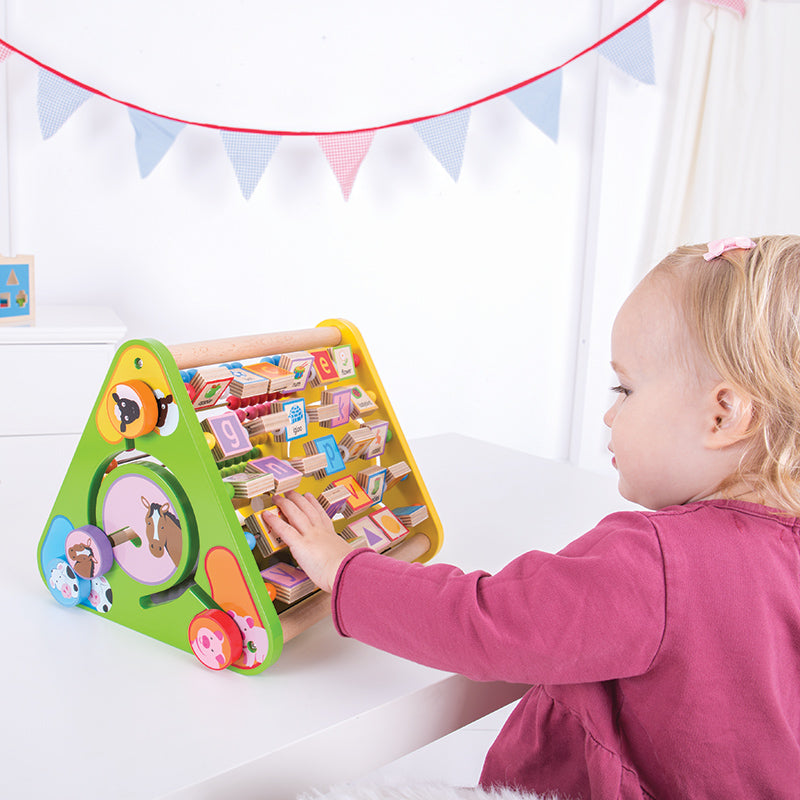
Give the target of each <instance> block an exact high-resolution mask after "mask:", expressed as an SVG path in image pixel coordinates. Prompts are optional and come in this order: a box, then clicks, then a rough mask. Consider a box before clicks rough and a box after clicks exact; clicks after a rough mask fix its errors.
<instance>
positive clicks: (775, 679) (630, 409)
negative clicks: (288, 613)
mask: <svg viewBox="0 0 800 800" xmlns="http://www.w3.org/2000/svg"><path fill="white" fill-rule="evenodd" d="M612 358H613V360H612V366H613V369H614V371H615V373H616V375H617V381H618V385H617V386H616V387H615V389H614V391H615V392H616V393H617V396H616V400H615V402H614V405H613V406H612V408H611V409H610V410H609V411H608V412H607V413H606V416H605V418H604V420H605V423H606V425H607V426H608V427H609V428H610V429H611V436H610V445H609V450H610V452H611V454H612V461H613V463H614V465H615V467H616V469H617V471H618V473H619V489H620V492H621V494H622V495H623V496H624V497H626V498H627V499H629V500H631V501H634V502H635V503H638V504H640V505H642V506H644V507H645V508H647V509H651V511H630V512H624V513H617V514H612V515H611V516H609V517H606V518H605V519H603V520H601V521H600V523H599V524H598V525H597V527H596V528H594V529H593V530H592V531H590V532H589V533H587V534H585V535H584V536H581V537H580V538H578V539H576V540H575V541H574V542H572V543H571V544H569V545H568V546H567V547H566V548H564V549H563V550H562V551H561V552H560V553H558V554H556V555H553V554H549V553H543V552H537V551H531V552H529V553H526V554H525V555H523V556H520V557H519V558H517V559H515V560H514V561H512V562H511V563H510V564H509V565H508V566H506V567H505V568H503V569H502V570H501V571H500V572H498V573H497V574H496V575H493V576H492V575H489V574H487V573H484V572H475V573H471V574H464V573H463V572H461V571H460V570H458V569H456V568H455V567H451V566H447V565H445V564H432V565H424V566H423V565H420V564H406V563H403V562H400V561H396V560H394V559H391V558H387V557H384V556H380V555H377V554H375V553H374V552H372V551H371V550H368V549H357V550H351V549H350V547H349V546H348V545H347V544H346V543H345V542H344V541H343V540H342V539H341V538H340V537H338V536H337V535H336V533H335V532H334V531H333V527H332V525H331V522H330V520H329V519H328V517H327V515H326V513H325V512H324V511H323V510H322V508H321V507H320V506H319V504H318V503H317V502H316V500H315V499H314V497H313V496H311V495H305V496H300V495H298V494H295V493H293V494H290V495H288V496H287V497H285V498H276V502H277V505H278V507H279V508H280V510H281V512H282V513H283V515H284V517H285V519H286V520H288V523H287V522H286V521H284V520H282V519H280V518H278V517H277V516H274V517H271V518H270V521H269V524H270V527H272V528H273V530H274V532H275V533H276V534H278V535H280V536H281V537H282V538H283V539H284V541H286V542H287V544H288V545H289V547H290V548H291V550H292V553H293V554H294V556H295V557H296V559H297V561H298V562H299V563H300V565H301V566H302V568H303V569H304V570H305V571H306V572H307V573H308V574H309V576H310V577H311V579H312V580H313V581H314V582H315V583H316V584H317V585H318V586H320V587H321V588H322V589H324V590H325V591H329V592H332V593H333V597H332V607H333V617H334V622H335V625H336V627H337V629H338V631H339V632H340V633H341V634H343V635H345V636H352V637H355V638H357V639H359V640H361V641H363V642H367V643H369V644H371V645H374V646H376V647H379V648H381V649H383V650H387V651H389V652H392V653H396V654H398V655H401V656H403V657H405V658H409V659H413V660H414V661H418V662H420V663H423V664H428V665H430V666H433V667H438V668H439V669H443V670H448V671H453V672H460V673H462V674H464V675H467V676H468V677H470V678H473V679H475V680H505V681H509V682H520V683H528V684H531V685H532V688H531V689H530V690H529V692H528V693H527V694H526V695H525V697H524V698H523V699H522V700H521V701H520V703H519V705H518V706H517V708H516V709H515V711H514V712H513V713H512V715H511V716H510V718H509V719H508V722H507V723H506V725H505V727H504V728H503V730H502V731H501V732H500V734H499V736H498V738H497V740H496V741H495V743H494V744H493V745H492V747H491V749H490V750H489V753H488V755H487V757H486V761H485V764H484V768H483V773H482V775H481V785H482V786H483V787H484V788H489V787H494V786H497V787H500V786H504V787H516V788H519V789H523V790H526V791H532V792H538V793H541V794H551V793H555V794H557V795H558V796H560V797H564V798H585V799H586V800H588V799H589V798H593V800H604V799H605V798H637V800H639V799H640V798H653V797H658V798H693V799H696V798H711V797H714V798H719V797H724V798H756V797H759V798H761V797H769V798H789V797H792V798H796V797H798V796H800V519H798V518H797V517H800V487H799V486H798V480H799V479H800V237H797V236H763V237H761V238H759V239H757V240H756V241H752V240H750V239H731V240H724V241H721V242H713V243H712V244H711V245H709V246H705V245H704V246H695V247H684V248H679V249H678V250H676V251H675V252H673V253H671V254H670V255H669V256H667V258H665V259H664V260H663V261H662V262H661V263H660V264H659V265H658V266H657V267H656V268H655V269H653V270H652V271H651V272H650V273H649V274H648V275H647V276H646V277H645V278H644V280H643V281H642V282H641V283H640V284H639V286H638V287H637V288H636V289H635V290H634V291H633V293H632V294H631V295H630V297H629V298H628V299H627V301H626V302H625V304H624V305H623V307H622V309H621V310H620V312H619V314H618V316H617V319H616V321H615V323H614V329H613V334H612ZM578 500H579V499H578ZM397 608H403V609H404V613H403V614H398V613H396V609H397ZM387 620H391V624H387Z"/></svg>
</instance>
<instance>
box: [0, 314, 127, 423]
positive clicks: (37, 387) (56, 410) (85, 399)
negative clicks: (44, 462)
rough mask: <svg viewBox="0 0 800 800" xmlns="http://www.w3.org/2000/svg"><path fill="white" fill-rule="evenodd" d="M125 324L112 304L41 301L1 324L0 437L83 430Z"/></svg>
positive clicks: (123, 332) (123, 333)
mask: <svg viewBox="0 0 800 800" xmlns="http://www.w3.org/2000/svg"><path fill="white" fill-rule="evenodd" d="M124 338H125V326H124V325H123V323H122V321H121V320H120V319H119V317H117V315H116V314H115V313H114V312H113V311H112V310H111V309H108V308H99V307H94V306H49V307H48V306H39V307H37V309H36V324H35V325H31V326H28V327H3V328H0V437H2V436H30V435H42V434H80V433H82V432H83V429H84V427H85V425H86V421H87V420H88V418H89V414H90V412H91V410H92V407H93V405H94V402H95V400H96V399H97V395H98V392H99V391H100V388H101V385H102V382H103V378H104V377H105V375H106V372H107V370H108V367H109V364H110V363H111V358H112V356H113V355H114V353H115V352H116V349H117V347H118V345H119V344H120V342H121V341H122V340H123V339H124Z"/></svg>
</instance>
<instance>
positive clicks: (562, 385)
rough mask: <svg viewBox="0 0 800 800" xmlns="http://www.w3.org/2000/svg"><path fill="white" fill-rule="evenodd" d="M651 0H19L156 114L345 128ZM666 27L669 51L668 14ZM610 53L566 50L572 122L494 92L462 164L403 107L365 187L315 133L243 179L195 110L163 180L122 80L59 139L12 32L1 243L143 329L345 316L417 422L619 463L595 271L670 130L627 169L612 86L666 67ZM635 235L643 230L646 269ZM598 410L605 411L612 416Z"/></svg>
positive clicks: (476, 81) (45, 35) (16, 19)
mask: <svg viewBox="0 0 800 800" xmlns="http://www.w3.org/2000/svg"><path fill="white" fill-rule="evenodd" d="M644 5H645V4H644V3H642V2H641V0H639V1H638V2H634V0H624V1H623V0H618V2H616V3H612V2H610V0H606V2H605V3H601V2H598V0H574V2H572V3H570V5H569V8H568V10H565V9H564V8H563V7H557V6H553V5H552V4H550V3H544V2H531V0H502V2H501V0H493V2H479V0H465V2H462V3H460V4H458V6H457V10H455V6H454V4H452V3H450V2H448V0H424V2H423V1H422V0H418V2H411V3H405V4H402V5H400V6H398V5H396V4H395V5H394V6H390V5H386V4H382V3H381V4H376V3H372V2H367V1H366V0H350V2H340V3H336V4H331V3H329V2H327V1H326V0H306V2H302V3H295V4H285V3H276V2H270V1H269V0H258V1H255V0H241V2H238V3H226V4H219V3H216V2H210V0H202V1H201V0H194V1H193V2H172V3H163V2H160V1H159V0H138V2H135V3H132V2H128V3H122V2H120V3H113V4H112V3H107V2H101V0H69V1H67V0H5V11H6V22H5V38H7V40H8V41H9V42H11V43H12V44H14V45H15V46H17V47H19V48H21V49H22V50H24V51H26V52H28V53H29V54H31V55H32V56H34V57H36V58H38V59H39V60H41V61H42V62H44V63H46V64H48V65H49V66H51V67H53V68H55V69H58V70H60V71H61V72H63V73H65V74H67V75H69V76H70V77H73V78H75V79H78V80H80V81H83V82H84V83H86V84H88V85H90V86H92V87H95V88H97V89H100V90H102V91H104V92H106V93H107V94H109V95H111V96H113V97H116V98H119V99H122V100H126V101H129V102H131V103H135V104H139V105H141V106H143V107H145V108H147V109H149V110H151V111H155V112H158V113H163V114H166V115H171V116H177V117H181V118H184V119H189V120H192V121H198V122H201V121H203V122H212V123H217V124H220V125H232V126H242V127H249V128H259V129H279V130H323V131H325V130H345V129H353V128H358V127H362V126H371V125H379V124H383V123H388V122H394V121H397V120H402V119H408V118H411V117H415V116H420V115H424V114H430V113H436V112H441V111H446V110H449V109H451V108H454V107H457V106H459V105H461V104H462V103H465V102H469V101H472V100H475V99H478V98H480V97H483V96H486V95H488V94H490V93H492V92H495V91H497V90H500V89H503V88H506V87H509V86H511V85H514V84H515V83H517V82H519V81H522V80H525V79H527V78H529V77H531V76H533V75H535V74H537V73H538V72H541V71H542V70H544V69H548V68H550V67H553V66H555V65H557V64H559V63H561V62H563V61H564V60H565V59H567V58H569V57H570V56H572V55H574V54H575V53H576V52H578V51H580V50H581V49H582V48H583V47H585V46H586V45H587V44H591V43H592V42H594V41H595V40H597V39H598V38H599V37H600V35H602V33H607V32H608V31H609V30H611V29H613V28H614V27H615V26H616V25H618V24H620V23H621V22H624V21H625V20H626V19H628V18H630V17H631V16H633V15H634V14H635V13H636V12H638V11H640V10H641V9H642V8H643V6H644ZM667 5H669V4H667ZM221 8H224V13H223V12H221V11H220V9H221ZM659 11H661V9H660V10H659ZM661 16H667V12H666V11H665V12H664V13H662V14H661ZM653 32H654V35H655V38H656V47H657V52H658V48H659V45H660V44H663V43H664V41H663V40H664V36H663V35H662V34H661V33H660V32H659V31H658V30H657V29H656V28H655V27H654V30H653ZM598 63H599V59H598V57H597V56H596V55H595V54H593V55H589V56H587V57H585V58H583V59H581V60H580V61H578V62H576V63H574V64H572V65H570V66H569V67H568V68H566V69H565V71H564V88H563V97H562V106H561V136H560V140H559V143H558V144H553V143H552V142H551V141H550V140H549V139H548V138H547V137H546V136H545V135H544V134H542V133H541V132H540V131H539V130H537V129H536V128H535V127H534V126H533V125H532V124H530V123H529V122H528V121H527V120H525V119H524V118H523V117H522V115H521V114H520V113H519V112H518V111H517V110H516V108H515V107H514V106H513V105H512V104H511V102H510V101H508V100H507V99H504V98H501V99H498V100H494V101H492V102H490V103H487V104H484V105H481V106H479V107H477V108H476V109H475V110H474V112H473V116H472V120H471V123H470V129H469V135H468V138H467V144H466V151H465V157H464V164H463V169H462V173H461V178H460V180H459V181H458V183H454V182H453V181H452V180H451V179H450V177H449V176H448V175H447V174H446V173H445V171H444V170H443V168H442V167H441V166H440V165H439V164H438V163H437V162H436V161H435V159H434V158H433V156H432V155H431V154H430V153H429V152H428V151H427V149H426V148H425V146H424V145H423V144H422V142H421V141H420V139H419V138H418V137H417V135H416V134H415V133H414V132H413V131H412V130H411V129H410V128H407V127H400V128H393V129H390V130H386V131H380V132H378V133H377V134H376V136H375V139H374V142H373V145H372V148H371V150H370V152H369V154H368V155H367V158H366V160H365V161H364V164H363V165H362V168H361V171H360V173H359V176H358V179H357V181H356V184H355V187H354V190H353V193H352V195H351V197H350V200H349V202H345V201H344V199H343V198H342V194H341V191H340V189H339V186H338V184H337V183H336V181H335V179H334V176H333V173H332V172H331V170H330V168H329V167H328V165H327V163H326V161H325V160H324V157H323V155H322V153H321V151H320V149H319V147H318V146H317V145H316V143H315V142H314V140H313V139H309V138H303V137H286V138H284V139H283V141H282V142H281V144H280V145H279V147H278V150H277V151H276V153H275V156H274V157H273V160H272V162H271V163H270V165H269V167H268V168H267V172H266V173H265V175H264V178H263V179H262V181H261V183H260V185H259V187H258V189H257V190H256V192H255V194H254V195H253V197H252V198H251V199H250V201H245V200H244V199H243V198H242V196H241V194H240V193H239V188H238V186H237V183H236V180H235V177H234V175H233V171H232V169H231V166H230V164H229V163H228V161H227V158H226V156H225V153H224V150H223V147H222V144H221V141H220V139H219V136H218V134H217V133H216V132H214V131H211V130H207V129H203V128H199V127H190V128H187V129H185V130H184V131H183V132H182V133H181V134H180V135H179V137H178V139H177V140H176V142H175V144H174V146H173V147H172V149H171V150H170V151H169V153H168V154H167V155H166V157H165V158H164V160H163V161H162V162H161V163H160V164H159V165H158V166H157V167H156V169H155V170H154V172H153V173H152V174H151V175H150V176H149V177H148V178H147V179H145V180H142V179H141V178H140V177H139V174H138V168H137V164H136V159H135V154H134V148H133V130H132V127H131V125H130V123H129V120H128V116H127V112H126V110H125V109H124V107H123V106H121V105H118V104H115V103H113V102H110V101H107V100H103V99H100V98H92V99H91V100H89V101H88V102H87V103H85V104H84V105H83V106H82V107H81V108H80V109H79V110H78V111H77V112H76V113H75V115H74V116H73V117H72V118H71V119H70V120H69V121H68V122H67V123H66V124H65V125H64V127H63V128H62V129H61V130H60V131H59V132H58V133H56V134H55V136H53V137H52V138H51V139H49V140H47V141H43V140H42V137H41V135H40V132H39V127H38V120H37V113H36V83H37V69H36V68H35V67H34V66H33V65H31V64H30V63H28V62H26V61H24V60H23V59H21V58H19V57H12V58H11V59H9V61H8V62H7V63H6V65H5V67H2V68H0V69H3V70H5V72H6V75H7V98H8V99H7V106H8V153H9V179H8V203H9V208H8V209H7V210H6V209H0V218H1V219H2V222H0V235H3V234H4V233H5V232H4V227H3V226H4V225H7V227H8V231H7V234H5V238H6V239H7V241H6V242H0V249H5V250H7V251H9V252H11V253H34V254H35V256H36V266H37V287H36V288H37V295H38V302H39V303H41V304H63V303H81V304H86V303H92V304H103V305H110V306H111V307H113V308H114V309H115V310H116V312H117V313H118V314H119V315H120V316H121V318H122V319H123V320H124V321H125V323H126V324H127V326H128V329H129V332H130V334H131V335H132V336H151V337H155V338H159V339H161V340H163V341H165V342H167V343H173V342H179V341H188V340H194V339H204V338H215V337H221V336H229V335H236V334H243V333H252V332H258V331H272V330H284V329H295V328H303V327H310V326H313V325H314V324H316V323H317V322H319V321H320V320H322V319H325V318H328V317H332V316H342V317H345V318H349V319H351V320H352V321H353V322H355V323H356V325H358V327H359V328H360V329H361V331H362V333H363V334H364V337H365V339H366V341H367V343H368V345H369V347H370V350H371V352H372V355H373V357H374V358H375V361H376V363H377V366H378V369H379V371H380V373H381V376H382V378H383V381H384V383H385V384H386V387H387V390H388V392H389V395H390V397H391V398H392V400H393V403H394V405H395V410H396V411H397V413H398V417H399V419H400V421H401V423H402V424H403V427H404V429H405V432H406V434H407V435H408V436H410V437H416V436H423V435H428V434H435V433H439V432H445V431H457V432H461V433H464V434H467V435H472V436H478V437H481V438H484V439H487V440H490V441H494V442H497V443H500V444H506V445H511V446H515V447H518V448H521V449H524V450H527V451H529V452H533V453H536V454H539V455H543V456H547V457H552V458H566V457H567V456H568V455H569V454H570V451H572V455H573V457H577V459H578V460H583V461H585V463H587V464H588V465H589V466H597V468H600V469H604V468H607V465H606V464H605V463H604V461H602V460H601V459H594V456H588V457H587V456H585V453H587V452H590V451H591V453H594V454H595V455H596V450H597V448H592V447H588V448H587V447H586V446H584V445H576V444H575V443H574V442H573V444H572V447H571V445H570V439H571V436H573V433H574V432H575V431H578V433H579V434H580V436H582V437H585V430H584V426H582V425H581V419H582V417H583V415H584V408H583V404H582V403H581V402H580V401H579V402H576V401H575V387H576V381H577V386H578V389H579V391H580V392H581V393H582V392H583V391H584V388H585V387H586V384H587V381H591V380H592V377H591V376H590V377H587V375H588V373H587V366H586V355H585V351H586V342H587V341H588V339H587V335H588V336H590V337H594V336H595V335H596V329H598V323H597V312H595V316H594V317H592V313H591V312H592V306H593V304H594V300H593V298H594V297H595V289H594V288H593V281H592V280H591V277H592V276H593V275H594V270H595V268H596V266H597V264H599V263H601V262H603V261H607V259H608V253H609V252H610V248H609V247H608V246H607V245H605V244H604V241H605V240H604V235H605V231H606V228H607V222H606V221H605V220H604V219H603V218H602V217H601V215H600V213H599V205H598V204H599V203H600V201H601V200H604V199H605V198H606V197H607V196H608V195H607V192H608V188H607V187H608V186H619V185H624V186H625V187H626V191H633V192H634V194H635V196H636V204H635V205H636V207H633V206H634V203H631V207H630V208H625V209H619V207H618V206H617V205H616V203H615V206H614V214H615V215H616V217H617V218H616V219H615V221H614V223H613V224H612V225H611V228H612V229H613V228H616V227H619V228H620V229H622V231H623V232H624V231H626V230H628V229H631V228H633V227H636V226H638V225H639V223H640V217H641V215H642V214H643V211H642V208H640V207H639V206H638V204H639V202H640V201H641V200H642V198H643V196H644V195H643V191H644V190H643V189H642V188H641V187H642V186H644V183H643V182H642V181H643V180H644V179H643V177H642V173H644V175H645V176H646V173H647V171H646V170H642V169H638V168H637V166H636V163H638V161H639V160H644V162H649V159H650V158H651V156H652V144H651V143H650V142H648V141H647V140H646V139H643V140H642V141H641V142H640V143H639V147H638V151H636V152H635V156H634V160H635V162H636V163H634V165H633V166H631V162H630V157H629V155H630V154H629V152H627V151H625V150H623V151H622V152H620V151H619V150H617V151H616V152H614V153H612V154H611V156H610V157H612V158H617V159H621V161H620V162H619V163H617V164H616V168H614V167H609V165H608V164H607V163H606V164H605V165H604V164H603V163H602V161H598V158H600V159H605V158H608V157H609V155H608V154H607V152H606V151H607V150H608V148H607V146H606V145H605V143H604V141H607V140H608V138H609V136H611V135H614V130H615V129H614V122H613V119H611V117H613V115H614V114H616V113H617V112H618V108H616V105H619V106H623V107H624V105H625V103H624V102H620V103H618V104H617V103H615V102H612V101H613V99H614V98H615V97H616V95H615V94H614V93H617V94H621V95H625V94H628V95H634V98H633V102H634V107H635V104H636V103H637V97H636V96H638V103H639V105H640V106H641V103H642V102H643V101H644V104H645V106H649V105H652V98H653V97H654V96H658V92H659V91H660V90H659V87H656V88H655V89H653V88H652V87H642V86H639V85H635V86H634V85H633V82H632V81H631V80H630V79H628V78H627V77H626V76H624V75H622V74H621V73H620V72H619V71H618V70H616V69H614V68H611V67H608V66H607V65H601V67H600V70H599V71H598ZM606 84H608V85H609V86H611V87H612V88H611V89H610V90H609V91H610V92H611V93H612V95H611V97H612V101H609V102H608V107H607V108H606V107H605V103H606V99H605V94H604V92H605V91H606V90H605V89H604V88H603V87H604V86H606ZM598 87H599V88H598ZM598 98H600V99H602V105H601V106H600V107H598V109H597V110H596V102H597V101H598ZM620 99H621V100H624V99H626V98H624V97H621V98H620ZM0 100H2V98H0ZM607 112H608V115H609V119H610V122H609V128H608V130H607V131H606V137H605V140H603V138H602V134H603V132H604V130H605V118H606V114H607ZM622 113H623V114H625V113H626V112H625V111H623V112H622ZM627 113H628V114H631V113H635V112H631V111H630V109H629V110H628V112H627ZM0 122H2V119H0ZM645 128H646V129H647V133H648V135H649V132H650V131H651V127H648V126H645ZM596 135H600V136H601V138H600V139H597V138H596ZM0 177H2V173H0ZM620 182H622V183H620ZM611 194H612V195H613V194H614V193H613V192H612V193H611ZM5 199H6V198H5V195H4V196H3V200H4V201H5ZM620 211H622V214H623V215H624V216H625V217H626V218H629V222H628V221H626V220H622V219H620ZM6 221H7V222H6ZM598 247H599V248H600V249H599V250H598ZM612 249H613V248H612ZM634 249H635V248H629V249H626V250H625V251H624V259H623V260H624V261H625V264H624V265H622V266H621V269H620V273H621V274H623V275H624V277H623V279H622V280H621V282H619V285H620V286H621V285H622V284H624V285H625V288H627V284H628V283H629V282H630V280H631V277H630V276H631V275H632V274H634V266H633V265H632V263H630V262H631V260H632V259H633V258H634V257H635V253H634V252H633V250H634ZM609 273H611V277H608V275H609ZM587 278H588V279H589V280H586V279H587ZM612 279H613V280H615V281H616V278H615V277H614V275H613V269H611V270H608V269H606V268H604V272H603V278H602V280H603V281H606V280H612ZM603 308H605V301H604V304H603ZM602 313H605V311H604V310H603V311H602ZM593 319H594V321H592V320H593ZM602 327H603V326H602V325H599V329H602ZM587 331H588V334H587ZM597 336H598V338H597V342H599V344H598V346H599V347H601V348H602V345H603V343H602V342H600V339H599V334H597ZM593 341H594V340H593ZM593 355H594V354H592V357H593ZM605 360H607V355H606V356H604V362H605ZM589 390H595V391H596V387H589ZM587 391H588V390H587ZM581 396H582V394H581ZM573 413H575V421H574V422H573ZM587 424H588V423H587ZM590 428H591V430H592V432H596V433H597V436H598V437H599V436H602V426H601V425H600V423H599V421H597V420H593V421H592V422H591V425H590ZM581 441H583V440H581Z"/></svg>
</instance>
